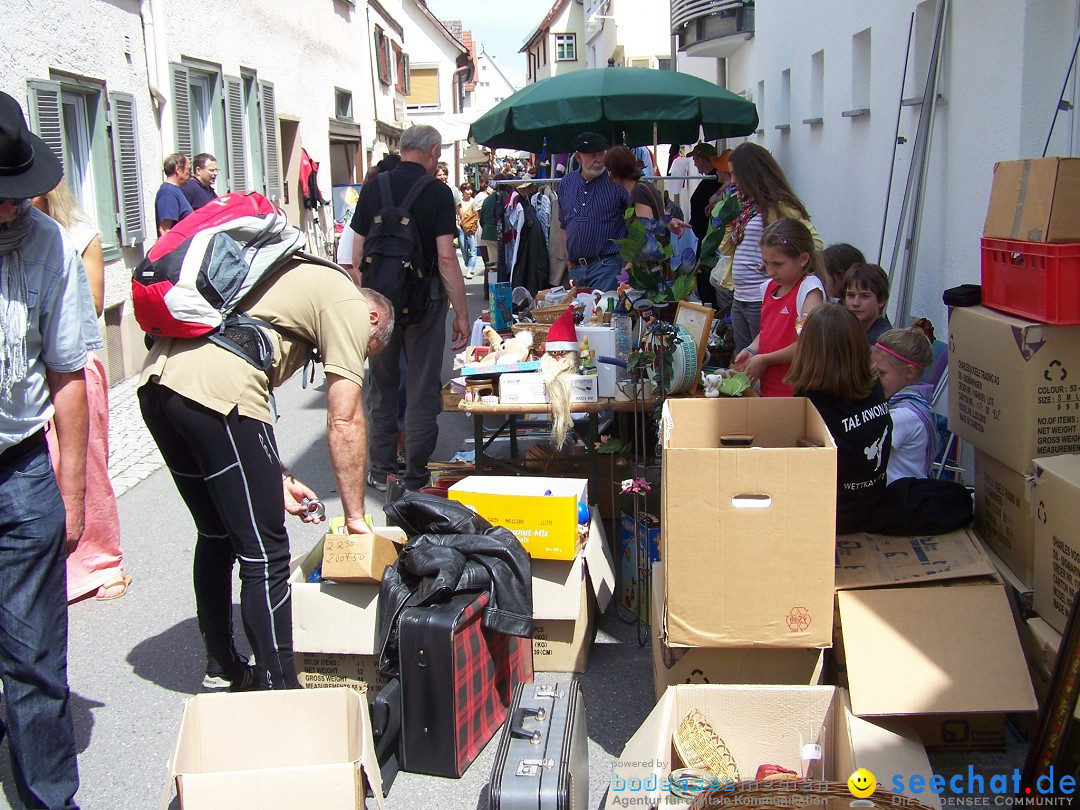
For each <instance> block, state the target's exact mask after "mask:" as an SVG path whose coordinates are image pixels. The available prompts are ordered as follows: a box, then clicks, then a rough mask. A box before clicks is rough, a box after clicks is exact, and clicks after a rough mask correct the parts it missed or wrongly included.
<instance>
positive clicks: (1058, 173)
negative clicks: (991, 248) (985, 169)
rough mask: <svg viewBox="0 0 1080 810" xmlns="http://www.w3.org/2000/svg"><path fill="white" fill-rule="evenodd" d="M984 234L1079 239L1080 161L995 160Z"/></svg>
mask: <svg viewBox="0 0 1080 810" xmlns="http://www.w3.org/2000/svg"><path fill="white" fill-rule="evenodd" d="M983 236H990V237H994V238H997V239H1021V240H1024V241H1026V242H1080V159H1077V158H1059V157H1048V158H1035V159H1032V160H1005V161H1001V162H1000V163H997V164H995V165H994V183H993V185H992V186H991V188H990V207H989V209H988V210H987V212H986V224H985V225H984V226H983Z"/></svg>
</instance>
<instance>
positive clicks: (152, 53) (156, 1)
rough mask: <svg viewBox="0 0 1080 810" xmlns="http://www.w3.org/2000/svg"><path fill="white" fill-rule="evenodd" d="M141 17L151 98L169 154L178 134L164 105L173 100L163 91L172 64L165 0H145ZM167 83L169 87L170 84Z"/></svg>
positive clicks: (159, 135) (160, 134)
mask: <svg viewBox="0 0 1080 810" xmlns="http://www.w3.org/2000/svg"><path fill="white" fill-rule="evenodd" d="M139 16H140V17H141V18H142V31H143V51H144V52H145V54H146V82H147V86H148V88H149V90H150V98H151V99H152V100H153V103H154V107H155V108H156V110H157V117H158V137H159V139H160V148H161V154H162V155H165V154H167V153H168V152H171V151H172V150H171V149H167V148H166V146H165V144H166V143H172V142H173V140H174V139H175V133H174V132H173V123H172V117H171V116H169V115H165V114H164V108H165V107H166V106H168V103H169V96H168V94H167V93H166V92H164V91H163V90H162V86H163V85H162V80H163V77H164V80H165V81H166V82H167V81H168V75H169V63H168V56H167V50H166V46H165V18H164V14H163V13H162V8H161V0H142V3H141V4H140V5H139ZM164 86H165V87H168V84H165V85H164Z"/></svg>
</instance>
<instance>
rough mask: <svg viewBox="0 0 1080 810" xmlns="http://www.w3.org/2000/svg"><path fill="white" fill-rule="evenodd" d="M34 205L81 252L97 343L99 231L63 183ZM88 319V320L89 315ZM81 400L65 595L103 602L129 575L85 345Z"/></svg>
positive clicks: (101, 410)
mask: <svg viewBox="0 0 1080 810" xmlns="http://www.w3.org/2000/svg"><path fill="white" fill-rule="evenodd" d="M33 202H34V205H35V206H36V207H37V208H38V209H40V210H41V211H43V212H44V213H46V214H48V215H49V216H50V217H52V218H53V219H55V220H56V221H57V222H58V223H60V225H61V227H63V228H64V229H65V230H66V231H67V232H68V234H69V235H70V236H71V239H72V241H73V242H74V243H75V247H76V248H77V249H78V251H79V253H80V254H81V255H82V260H83V266H84V267H85V268H86V278H87V281H88V282H89V284H90V293H91V295H92V296H93V299H94V300H93V312H94V313H95V315H96V317H95V318H94V319H92V320H91V322H89V323H87V324H86V325H85V327H84V331H85V332H86V333H87V334H86V335H85V337H86V339H87V342H88V344H93V345H98V346H100V345H101V336H100V332H99V331H98V326H97V321H96V318H99V317H101V312H102V309H103V307H104V297H105V259H104V255H103V253H102V250H101V235H100V234H99V233H98V230H97V228H95V227H94V226H93V224H92V223H91V222H90V220H89V218H88V217H87V216H86V214H84V213H83V212H82V211H81V210H80V209H79V206H78V203H77V202H76V201H75V197H74V195H72V193H71V190H70V189H69V188H68V185H67V183H65V182H63V181H61V182H60V185H58V186H57V187H56V188H54V189H53V190H52V191H50V192H49V193H48V194H44V195H42V196H40V197H35V198H34V201H33ZM88 320H90V319H89V318H88ZM86 400H87V408H88V411H89V416H90V434H89V439H88V441H87V447H86V530H85V531H84V532H83V536H82V539H81V540H80V541H79V545H78V546H77V547H76V548H75V551H73V552H72V553H71V555H70V556H69V557H68V558H67V590H68V593H67V598H68V601H69V602H73V601H75V600H77V599H82V598H83V597H85V596H88V595H90V594H91V593H93V594H95V595H96V597H97V598H98V599H100V600H102V601H107V600H110V599H119V598H120V597H121V596H123V595H124V594H125V593H127V588H128V584H129V583H130V582H131V577H130V576H128V575H127V574H126V573H125V571H124V553H123V551H121V549H120V516H119V513H118V512H117V508H116V494H115V493H114V492H113V488H112V482H111V481H110V480H109V382H108V378H107V377H106V374H105V364H104V363H102V361H101V358H100V357H98V355H97V353H96V352H95V351H94V350H93V349H92V348H89V346H88V347H87V352H86ZM54 433H55V431H53V430H49V431H48V432H47V434H46V436H47V438H48V441H49V453H50V454H51V456H52V460H53V464H54V465H57V464H59V457H60V455H59V454H60V448H59V447H58V446H57V444H56V439H55V436H54Z"/></svg>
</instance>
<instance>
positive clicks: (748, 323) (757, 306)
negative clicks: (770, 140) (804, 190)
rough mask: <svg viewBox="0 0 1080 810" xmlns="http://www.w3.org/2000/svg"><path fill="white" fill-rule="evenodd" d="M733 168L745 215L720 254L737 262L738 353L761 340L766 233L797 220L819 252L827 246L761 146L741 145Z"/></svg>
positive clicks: (735, 310) (733, 322) (735, 313)
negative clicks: (781, 223)
mask: <svg viewBox="0 0 1080 810" xmlns="http://www.w3.org/2000/svg"><path fill="white" fill-rule="evenodd" d="M728 163H729V164H730V165H731V180H732V182H733V183H734V184H735V188H736V193H737V197H738V200H739V204H740V210H739V215H738V216H737V217H736V218H735V220H734V221H733V222H732V223H731V225H730V226H729V228H728V233H727V235H726V236H725V237H724V241H723V243H722V244H721V246H720V251H721V252H722V253H723V254H725V255H727V256H732V257H733V262H732V268H731V270H732V278H733V280H734V282H735V301H734V303H733V304H732V307H731V325H732V327H733V329H734V331H735V351H736V352H741V351H742V350H743V349H745V348H746V347H747V346H749V345H750V343H751V341H753V339H754V338H755V337H756V336H757V333H758V330H759V328H760V325H761V285H762V283H763V282H765V281H767V280H768V275H767V274H766V273H765V271H764V269H763V266H762V258H761V247H760V245H761V234H762V232H763V231H764V230H765V228H766V227H767V226H769V225H771V224H772V223H774V222H776V221H777V220H778V219H784V218H790V219H797V220H799V221H800V222H802V223H803V225H805V226H806V227H807V229H808V230H809V231H810V234H811V236H812V237H813V239H814V246H815V248H816V249H817V250H821V249H822V248H823V247H824V246H825V245H824V243H823V242H822V241H821V236H819V235H818V232H817V230H816V229H815V228H814V226H813V225H811V224H810V214H809V213H807V211H806V206H804V205H803V203H802V201H801V200H800V199H799V198H798V196H797V195H796V194H795V192H794V191H792V190H791V185H790V184H789V183H788V181H787V178H786V177H785V176H784V170H783V169H781V168H780V164H778V163H777V162H776V159H775V158H774V157H773V156H772V155H771V154H769V152H768V150H766V149H765V148H763V147H761V146H758V145H757V144H756V143H743V144H739V146H737V147H735V148H734V149H733V150H732V151H731V154H730V155H729V156H728Z"/></svg>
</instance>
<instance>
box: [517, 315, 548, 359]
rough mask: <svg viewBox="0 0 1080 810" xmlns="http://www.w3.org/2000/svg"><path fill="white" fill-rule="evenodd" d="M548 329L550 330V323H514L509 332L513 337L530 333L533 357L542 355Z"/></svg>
mask: <svg viewBox="0 0 1080 810" xmlns="http://www.w3.org/2000/svg"><path fill="white" fill-rule="evenodd" d="M549 329H551V324H550V323H515V324H514V325H513V326H511V327H510V330H511V331H512V332H513V333H514V334H515V335H520V334H521V333H522V332H532V336H533V343H532V347H533V354H534V355H541V354H543V353H544V344H545V343H546V342H547V335H548V330H549Z"/></svg>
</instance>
